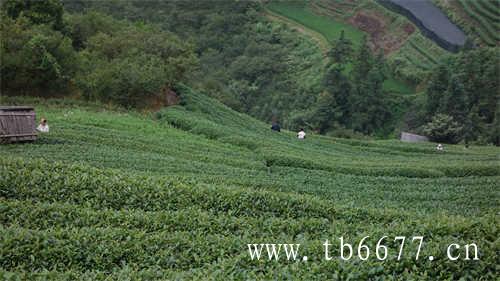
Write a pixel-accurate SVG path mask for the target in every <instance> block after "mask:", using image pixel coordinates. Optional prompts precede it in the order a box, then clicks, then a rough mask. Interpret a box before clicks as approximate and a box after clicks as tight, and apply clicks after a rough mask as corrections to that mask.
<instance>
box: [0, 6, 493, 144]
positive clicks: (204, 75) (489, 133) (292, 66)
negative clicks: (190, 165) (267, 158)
mask: <svg viewBox="0 0 500 281" xmlns="http://www.w3.org/2000/svg"><path fill="white" fill-rule="evenodd" d="M262 9H263V8H262V4H261V3H260V2H250V1H235V2H233V1H91V2H89V1H75V0H66V1H59V0H47V1H31V0H6V1H3V4H2V11H1V13H2V17H1V33H2V34H1V38H2V40H1V41H2V42H1V43H2V44H1V54H0V56H1V78H2V83H1V91H2V94H6V95H37V96H46V97H52V96H71V97H75V98H82V99H87V100H100V101H103V102H110V103H116V104H119V105H122V106H125V107H136V108H148V107H149V106H151V104H154V103H155V102H156V100H157V99H158V97H159V95H161V93H163V92H164V91H166V90H173V91H174V92H175V89H176V87H177V86H178V85H181V84H188V85H189V86H191V87H193V88H196V89H197V90H199V91H201V92H203V93H205V94H206V95H209V96H212V97H215V98H217V99H219V100H220V101H222V102H223V103H224V104H226V105H228V106H230V107H231V108H233V109H236V110H238V111H240V112H244V113H248V114H250V115H252V116H255V117H257V118H259V119H261V120H264V121H268V122H271V121H279V122H280V123H281V124H282V125H283V126H284V127H285V128H289V129H297V128H298V127H306V128H308V129H311V130H314V131H316V132H319V133H322V134H332V135H336V136H343V137H362V136H376V137H388V136H394V135H395V134H397V132H399V131H400V130H401V129H407V130H410V131H413V132H417V133H422V134H426V135H428V136H430V137H431V138H432V139H433V140H436V141H442V142H450V143H457V142H460V141H464V142H465V143H469V142H480V143H495V144H497V145H498V144H500V138H499V128H500V125H499V122H500V121H499V119H500V116H499V110H500V108H499V107H500V106H499V105H498V103H499V89H500V88H499V85H498V76H499V75H498V74H499V67H500V66H499V61H498V60H499V49H498V47H496V48H477V49H466V50H465V49H464V50H462V51H461V52H460V53H459V54H458V55H455V56H450V57H448V58H443V60H442V61H441V62H440V64H439V65H438V66H437V67H435V68H433V69H430V70H429V71H428V72H426V73H425V77H422V81H423V82H421V83H420V84H419V85H414V86H417V88H418V89H423V90H422V91H421V92H419V93H417V94H415V95H411V96H400V95H399V96H398V95H394V94H393V93H389V92H387V90H385V89H384V88H383V87H382V85H383V83H384V81H385V80H386V79H387V77H388V75H389V74H393V70H392V69H391V67H389V65H388V63H387V62H386V60H385V58H384V56H383V54H379V53H377V52H374V51H373V50H372V49H370V48H369V46H368V43H367V40H363V42H362V43H361V44H359V46H355V45H354V44H353V43H352V42H351V41H350V40H349V39H347V38H346V36H344V33H341V34H340V35H339V37H338V39H337V40H335V42H333V43H332V44H331V45H332V46H331V49H330V51H328V52H327V53H326V54H324V53H323V52H322V50H321V49H320V48H319V47H318V46H317V45H316V44H315V42H313V41H312V40H310V39H308V38H307V37H305V36H302V35H299V34H298V33H297V32H296V31H293V30H291V29H290V28H288V27H287V26H286V25H284V24H282V23H277V22H273V21H270V20H269V19H268V18H266V17H264V16H263V15H262Z"/></svg>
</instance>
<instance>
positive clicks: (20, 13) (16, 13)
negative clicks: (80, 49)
mask: <svg viewBox="0 0 500 281" xmlns="http://www.w3.org/2000/svg"><path fill="white" fill-rule="evenodd" d="M2 2H3V3H1V5H2V10H4V11H5V12H6V14H7V15H8V16H9V17H11V18H13V19H17V18H18V17H26V18H28V19H29V20H30V21H31V22H32V23H34V24H46V25H48V26H51V27H52V28H54V29H56V30H61V29H62V28H63V12H64V10H63V5H62V3H61V1H60V0H44V1H37V0H5V1H2Z"/></svg>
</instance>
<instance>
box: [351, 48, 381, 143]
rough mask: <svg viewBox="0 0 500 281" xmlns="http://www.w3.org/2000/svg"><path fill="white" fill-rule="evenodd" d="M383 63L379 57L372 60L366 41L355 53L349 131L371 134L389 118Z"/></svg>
mask: <svg viewBox="0 0 500 281" xmlns="http://www.w3.org/2000/svg"><path fill="white" fill-rule="evenodd" d="M384 70H385V61H384V58H383V56H382V55H378V56H377V57H376V58H374V57H373V55H372V53H371V51H370V49H369V48H368V44H367V42H366V39H365V40H363V42H362V44H361V46H360V48H359V49H358V51H357V52H356V55H355V57H354V62H353V70H352V77H353V78H352V79H353V82H352V84H353V90H352V94H351V95H350V101H349V105H350V115H351V124H350V125H351V128H353V129H354V130H356V131H359V132H362V133H365V134H373V133H374V132H375V131H376V130H377V129H380V128H382V127H383V125H384V123H385V122H386V121H387V120H388V118H389V117H390V112H389V110H388V106H387V100H386V98H385V94H384V91H383V83H384V81H385V73H384Z"/></svg>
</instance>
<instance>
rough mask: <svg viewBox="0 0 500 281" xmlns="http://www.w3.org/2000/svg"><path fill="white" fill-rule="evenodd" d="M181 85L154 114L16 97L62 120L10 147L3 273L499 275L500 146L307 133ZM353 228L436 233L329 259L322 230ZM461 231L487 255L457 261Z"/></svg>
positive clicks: (0, 213)
mask: <svg viewBox="0 0 500 281" xmlns="http://www.w3.org/2000/svg"><path fill="white" fill-rule="evenodd" d="M178 90H179V92H180V94H181V97H182V103H183V104H184V106H173V107H169V108H166V109H164V110H163V111H161V112H158V113H155V114H153V116H148V115H142V114H139V113H133V112H131V113H128V112H124V111H120V110H104V109H102V106H100V105H90V104H80V103H77V102H73V101H62V100H48V101H44V100H36V99H29V100H17V102H22V103H32V104H34V105H35V106H36V109H37V114H38V116H45V117H47V118H48V120H49V122H50V125H51V133H50V134H47V135H43V136H41V138H40V139H39V140H38V141H37V142H35V143H26V144H11V145H2V146H0V154H1V156H2V157H1V158H0V162H1V165H0V202H1V204H0V224H1V226H0V233H1V235H0V237H1V238H0V268H1V271H0V276H3V277H9V276H12V277H14V276H17V277H22V278H28V279H33V278H34V277H38V278H47V279H67V280H74V279H78V278H79V279H85V278H90V279H105V278H112V279H116V280H120V279H123V278H132V279H138V278H143V279H148V280H160V279H175V278H182V279H199V280H201V279H203V280H206V279H213V280H221V279H270V278H280V279H281V278H287V277H286V276H289V277H293V278H294V279H302V280H305V279H307V280H324V279H327V278H332V276H338V278H342V279H345V278H354V279H367V278H377V277H382V276H386V277H388V278H390V277H392V276H394V275H398V276H400V277H399V278H400V279H412V278H413V279H415V278H416V279H432V280H435V279H439V278H440V277H442V276H447V277H452V278H454V279H458V278H459V277H460V276H466V275H467V276H470V277H471V278H479V277H483V278H486V279H489V280H492V279H493V278H494V277H493V276H494V274H495V267H494V265H495V259H496V254H495V253H496V251H497V250H498V248H497V246H496V244H495V242H494V241H495V239H496V238H497V237H498V229H497V227H496V225H497V224H496V222H495V220H496V216H497V213H498V211H499V210H500V209H499V208H498V206H499V205H498V200H499V189H498V184H497V183H498V180H499V179H500V174H499V170H498V155H499V150H498V148H494V147H473V148H471V149H469V150H464V149H463V148H462V147H458V146H456V147H455V146H451V145H450V146H447V147H446V148H445V152H444V153H436V152H435V151H434V148H433V144H403V143H399V142H396V141H354V140H346V139H332V138H327V137H321V136H308V138H307V139H306V140H305V141H298V140H297V139H296V138H295V136H294V133H292V132H282V133H275V132H271V131H270V130H269V128H268V125H266V124H264V123H262V122H260V121H257V120H255V119H253V118H251V117H248V116H247V115H244V114H240V113H237V112H235V111H232V110H230V109H229V108H227V107H226V106H224V105H222V104H220V103H218V102H216V101H214V100H212V99H210V98H207V97H205V96H203V95H201V94H199V93H196V92H193V91H192V90H190V89H189V88H185V87H181V88H180V89H178ZM9 103H16V100H10V101H9ZM342 235H343V236H344V237H345V238H346V239H348V240H349V241H351V243H353V244H354V243H357V241H359V240H360V239H361V238H362V237H364V236H366V235H370V237H374V238H373V239H372V240H368V242H367V245H369V246H370V247H371V249H374V248H375V243H376V242H377V240H378V239H379V238H381V237H382V236H384V235H388V236H389V237H390V239H394V236H398V235H406V236H408V237H410V236H416V235H424V236H425V245H424V247H423V249H422V252H421V257H424V258H421V259H420V260H418V261H415V260H414V255H415V249H414V248H413V247H411V246H414V245H410V244H408V246H407V247H408V248H407V249H406V250H405V252H404V253H405V254H404V258H403V260H402V261H397V260H396V253H397V252H396V248H395V245H394V244H393V243H389V244H388V246H389V247H390V248H391V249H390V251H389V258H388V260H387V261H385V262H380V261H376V260H375V259H373V258H370V259H369V260H367V261H360V260H358V259H356V260H355V261H353V260H351V261H349V262H342V261H341V260H339V259H334V260H331V261H325V260H324V259H323V258H322V257H323V255H324V253H323V252H322V246H321V243H323V241H324V239H330V240H332V241H333V240H337V238H338V237H339V236H342ZM375 238H376V239H375ZM453 242H460V243H471V242H474V243H477V244H478V246H479V248H480V261H474V262H471V261H463V260H460V261H455V262H451V261H448V260H447V259H446V258H445V256H444V255H445V249H446V248H445V247H446V245H447V244H449V243H453ZM248 243H300V244H301V254H302V255H306V254H307V255H308V256H309V257H310V260H309V261H308V262H307V263H303V262H298V261H297V262H291V261H284V260H282V261H280V262H279V263H276V262H265V261H260V262H257V261H251V260H250V257H249V256H248V252H247V246H246V244H248ZM337 254H338V253H335V255H337ZM431 254H432V255H433V256H435V257H437V258H436V260H434V261H433V262H432V263H431V262H430V261H428V260H427V258H426V257H427V256H428V255H431ZM373 268H377V270H373Z"/></svg>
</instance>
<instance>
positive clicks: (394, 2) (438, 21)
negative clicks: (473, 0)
mask: <svg viewBox="0 0 500 281" xmlns="http://www.w3.org/2000/svg"><path fill="white" fill-rule="evenodd" d="M379 2H380V3H381V4H383V5H384V6H386V7H389V8H391V9H393V10H396V11H397V12H399V13H401V14H403V15H405V16H407V17H408V18H409V19H410V20H412V21H413V22H414V23H415V24H416V25H417V26H418V27H419V28H420V29H421V30H422V32H423V33H424V34H425V35H426V36H427V37H429V38H430V39H432V40H433V41H435V42H436V43H438V44H439V45H440V46H441V47H443V48H445V49H447V50H449V51H457V50H458V49H459V47H461V46H463V45H464V44H465V40H466V39H467V37H466V35H465V33H464V32H463V31H462V30H460V28H458V27H457V26H456V25H455V24H453V23H452V22H451V21H450V20H449V19H448V17H447V16H446V15H445V14H444V13H443V12H442V11H441V10H440V9H439V8H438V7H436V6H434V4H433V3H432V2H430V1H429V0H380V1H379Z"/></svg>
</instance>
